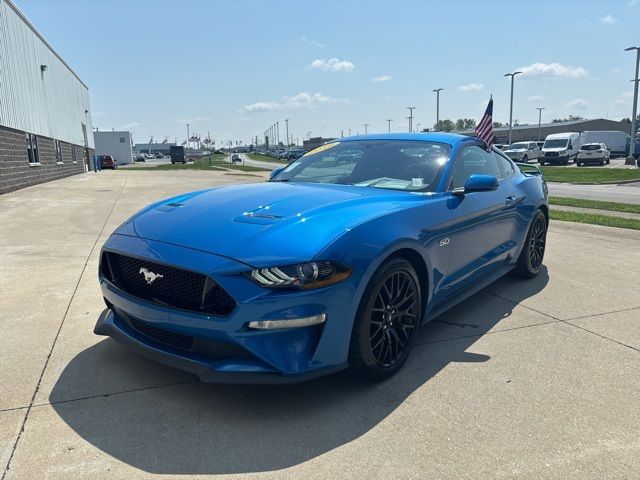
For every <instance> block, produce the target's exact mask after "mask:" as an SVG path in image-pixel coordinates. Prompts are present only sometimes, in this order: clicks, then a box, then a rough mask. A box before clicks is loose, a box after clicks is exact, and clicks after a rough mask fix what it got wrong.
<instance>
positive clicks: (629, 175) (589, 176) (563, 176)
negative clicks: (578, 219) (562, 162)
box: [540, 167, 640, 184]
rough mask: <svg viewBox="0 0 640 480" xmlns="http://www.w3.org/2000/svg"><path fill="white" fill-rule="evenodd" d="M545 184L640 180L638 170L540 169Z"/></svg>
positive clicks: (639, 170) (639, 171) (639, 169)
mask: <svg viewBox="0 0 640 480" xmlns="http://www.w3.org/2000/svg"><path fill="white" fill-rule="evenodd" d="M540 170H541V171H542V174H543V175H544V178H545V180H546V181H547V182H566V183H594V184H595V183H603V182H622V181H626V180H640V168H589V167H580V168H567V167H540Z"/></svg>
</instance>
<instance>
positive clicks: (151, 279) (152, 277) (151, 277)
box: [138, 267, 164, 285]
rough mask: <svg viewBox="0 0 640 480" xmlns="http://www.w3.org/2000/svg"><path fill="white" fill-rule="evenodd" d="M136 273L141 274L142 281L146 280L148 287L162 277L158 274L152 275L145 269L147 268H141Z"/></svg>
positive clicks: (152, 273)
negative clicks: (142, 276)
mask: <svg viewBox="0 0 640 480" xmlns="http://www.w3.org/2000/svg"><path fill="white" fill-rule="evenodd" d="M138 273H142V274H143V275H144V279H145V280H146V282H147V284H148V285H151V284H152V283H153V282H155V281H156V279H158V278H162V277H164V275H161V274H160V273H154V272H152V271H150V270H148V269H147V267H142V268H141V269H140V271H139V272H138Z"/></svg>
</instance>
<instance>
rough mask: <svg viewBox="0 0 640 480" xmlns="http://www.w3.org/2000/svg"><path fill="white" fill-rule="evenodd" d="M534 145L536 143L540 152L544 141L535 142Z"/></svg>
mask: <svg viewBox="0 0 640 480" xmlns="http://www.w3.org/2000/svg"><path fill="white" fill-rule="evenodd" d="M536 145H538V149H539V150H540V152H541V153H542V147H543V146H544V141H543V142H536Z"/></svg>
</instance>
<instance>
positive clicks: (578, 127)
mask: <svg viewBox="0 0 640 480" xmlns="http://www.w3.org/2000/svg"><path fill="white" fill-rule="evenodd" d="M590 130H596V131H601V130H618V131H620V132H625V133H629V132H630V131H631V125H630V124H628V123H624V122H618V121H615V120H608V119H606V118H594V119H591V120H574V121H570V122H559V123H543V124H541V125H540V138H538V124H537V123H534V124H527V125H514V126H513V129H512V131H511V138H512V140H511V141H512V142H520V141H525V140H544V139H545V138H546V136H547V135H551V134H553V133H566V132H577V133H580V132H586V131H590ZM461 133H462V134H463V135H475V132H474V131H466V132H461ZM493 136H494V142H495V143H507V142H508V141H509V126H508V125H507V126H506V127H499V128H494V129H493Z"/></svg>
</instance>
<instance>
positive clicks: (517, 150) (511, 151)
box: [504, 148, 527, 153]
mask: <svg viewBox="0 0 640 480" xmlns="http://www.w3.org/2000/svg"><path fill="white" fill-rule="evenodd" d="M526 151H527V149H526V148H513V149H509V150H505V151H504V153H522V152H526Z"/></svg>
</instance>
